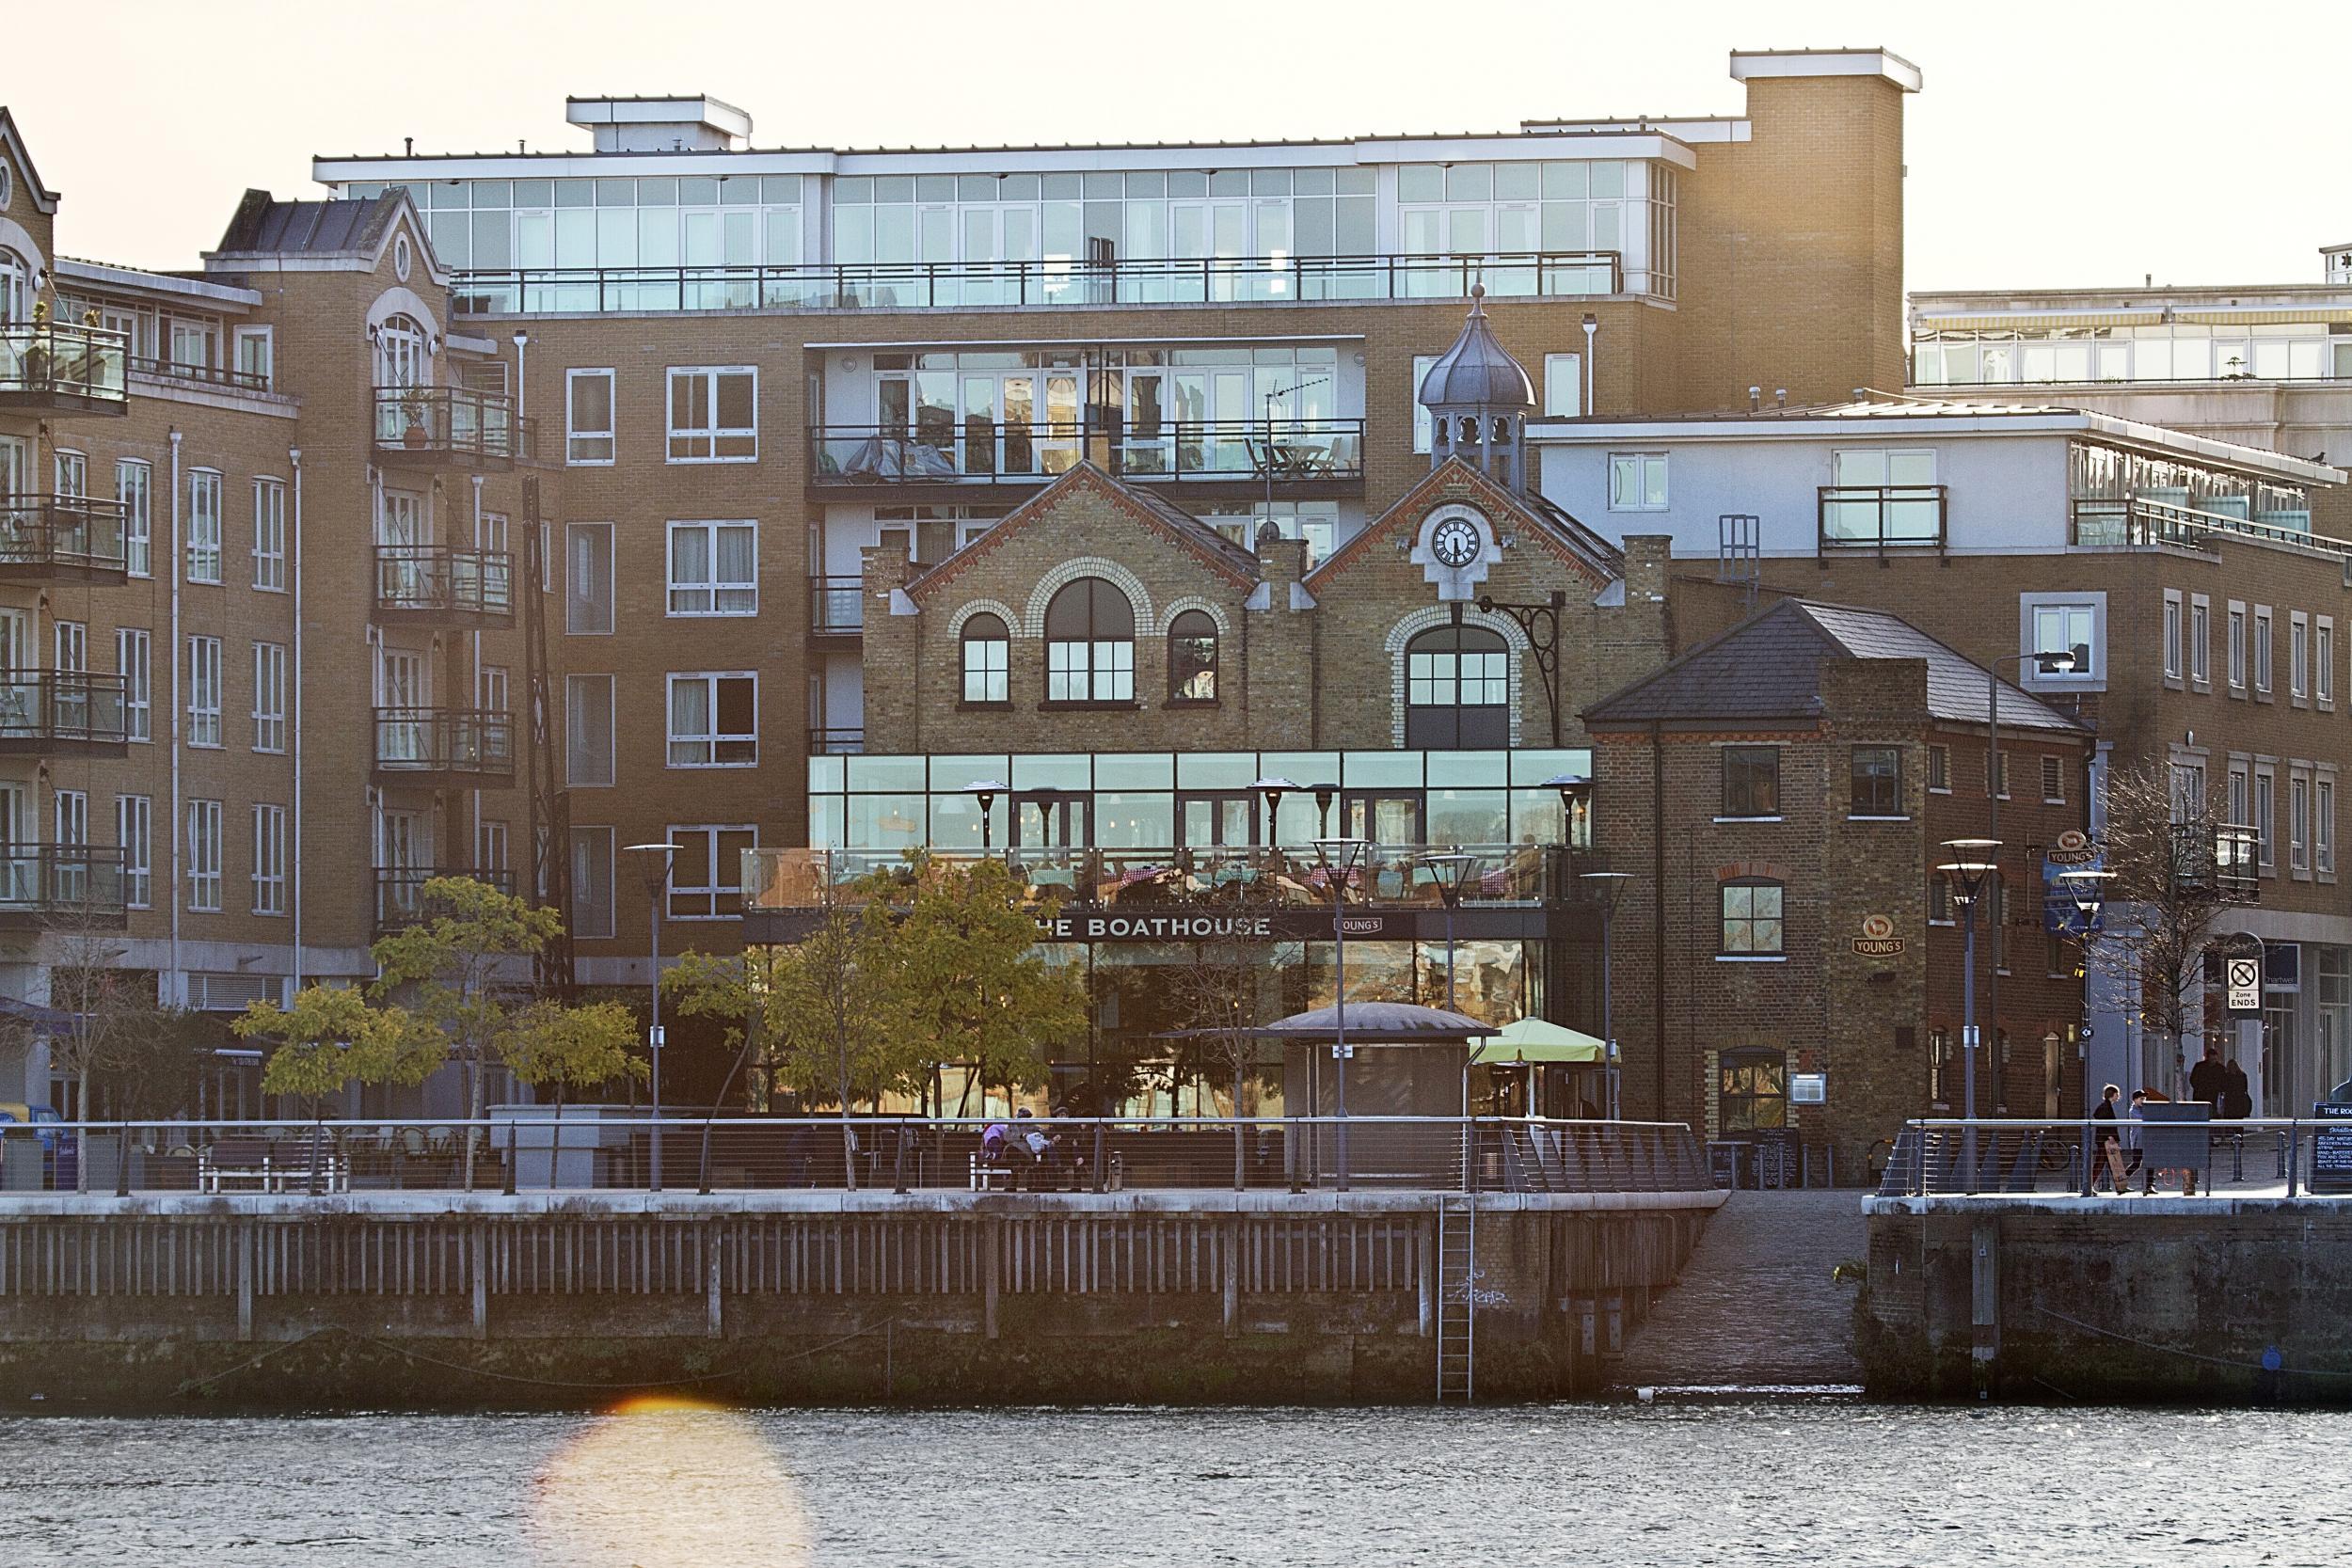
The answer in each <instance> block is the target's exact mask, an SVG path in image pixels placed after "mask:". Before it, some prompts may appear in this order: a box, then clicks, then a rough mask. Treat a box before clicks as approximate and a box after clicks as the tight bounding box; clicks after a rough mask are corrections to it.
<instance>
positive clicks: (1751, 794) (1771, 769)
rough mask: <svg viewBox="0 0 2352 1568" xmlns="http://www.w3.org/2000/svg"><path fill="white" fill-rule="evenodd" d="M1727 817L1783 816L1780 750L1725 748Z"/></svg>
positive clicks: (1776, 748) (1725, 813)
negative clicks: (1781, 810) (1781, 809)
mask: <svg viewBox="0 0 2352 1568" xmlns="http://www.w3.org/2000/svg"><path fill="white" fill-rule="evenodd" d="M1779 815H1780V748H1779V747H1777V746H1726V747H1724V816H1779Z"/></svg>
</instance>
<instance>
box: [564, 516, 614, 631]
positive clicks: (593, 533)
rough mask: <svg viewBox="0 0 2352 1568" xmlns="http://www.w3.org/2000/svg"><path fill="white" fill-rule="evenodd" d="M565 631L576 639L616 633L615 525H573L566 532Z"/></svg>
mask: <svg viewBox="0 0 2352 1568" xmlns="http://www.w3.org/2000/svg"><path fill="white" fill-rule="evenodd" d="M564 561H565V563H566V564H565V568H564V587H565V590H566V593H565V594H564V630H565V631H567V632H569V633H570V634H571V635H573V636H574V637H605V636H609V635H611V633H612V524H611V523H573V524H571V525H569V526H568V527H566V528H565V529H564Z"/></svg>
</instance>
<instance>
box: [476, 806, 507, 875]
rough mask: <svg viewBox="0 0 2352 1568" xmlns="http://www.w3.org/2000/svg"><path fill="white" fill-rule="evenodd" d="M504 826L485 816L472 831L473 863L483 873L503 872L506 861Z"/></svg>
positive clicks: (498, 821)
mask: <svg viewBox="0 0 2352 1568" xmlns="http://www.w3.org/2000/svg"><path fill="white" fill-rule="evenodd" d="M506 840H507V832H506V824H505V823H504V822H501V821H500V820H499V819H498V818H497V817H495V816H485V817H484V818H483V819H482V822H481V825H480V826H479V827H477V828H476V829H475V831H474V850H473V863H474V865H475V867H476V868H477V869H479V870H483V871H504V870H506V869H508V866H507V860H506Z"/></svg>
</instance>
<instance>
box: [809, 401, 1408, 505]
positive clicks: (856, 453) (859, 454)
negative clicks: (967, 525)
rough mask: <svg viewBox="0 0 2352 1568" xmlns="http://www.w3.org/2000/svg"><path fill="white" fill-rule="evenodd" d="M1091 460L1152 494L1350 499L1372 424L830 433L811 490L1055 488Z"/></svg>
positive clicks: (839, 428) (970, 423)
mask: <svg viewBox="0 0 2352 1568" xmlns="http://www.w3.org/2000/svg"><path fill="white" fill-rule="evenodd" d="M1081 461H1085V462H1090V463H1093V464H1095V465H1097V466H1098V467H1102V468H1103V469H1104V470H1105V471H1106V472H1109V473H1111V474H1114V475H1117V476H1118V477H1119V478H1120V479H1123V480H1128V481H1131V482H1136V483H1170V484H1180V485H1184V486H1186V487H1190V486H1192V485H1196V484H1199V485H1203V486H1206V487H1209V488H1211V489H1216V488H1219V487H1221V488H1224V489H1227V490H1230V491H1232V493H1233V494H1235V495H1237V496H1247V495H1252V494H1255V495H1263V493H1264V492H1265V490H1266V489H1267V488H1268V487H1269V486H1271V487H1272V488H1274V489H1276V490H1279V491H1281V492H1283V493H1285V494H1291V495H1299V494H1311V495H1318V496H1321V495H1329V496H1342V495H1350V494H1355V493H1357V492H1359V491H1360V490H1361V488H1362V485H1363V479H1364V421H1363V420H1359V419H1356V420H1275V421H1273V422H1272V423H1271V424H1269V423H1267V422H1266V421H1264V420H1153V421H1150V422H1149V423H1145V422H1140V421H1129V422H1127V423H1124V424H1119V425H1109V426H1098V425H1091V424H1089V423H1087V422H1085V421H1073V422H1062V423H1056V422H1051V421H1041V422H1033V423H1009V424H998V423H993V422H991V421H989V420H963V421H961V422H958V421H954V420H937V421H935V422H934V421H927V420H917V421H916V423H915V426H914V429H913V430H912V431H910V430H909V429H908V428H907V427H906V426H904V425H822V426H818V427H817V428H815V429H813V430H811V431H810V432H809V467H808V487H809V488H810V489H811V490H816V491H838V490H843V489H864V488H870V487H876V486H887V487H889V488H890V489H892V490H894V491H898V492H901V493H904V492H910V491H918V490H922V489H927V488H928V489H936V490H939V491H941V492H943V493H945V492H948V491H954V490H961V489H968V488H972V487H975V486H977V487H988V486H1011V485H1020V486H1035V485H1041V484H1047V483H1052V482H1053V481H1054V480H1056V479H1057V478H1059V477H1060V476H1061V475H1063V474H1065V473H1068V472H1069V471H1070V470H1071V469H1072V468H1074V467H1077V466H1078V464H1079V463H1080V462H1081Z"/></svg>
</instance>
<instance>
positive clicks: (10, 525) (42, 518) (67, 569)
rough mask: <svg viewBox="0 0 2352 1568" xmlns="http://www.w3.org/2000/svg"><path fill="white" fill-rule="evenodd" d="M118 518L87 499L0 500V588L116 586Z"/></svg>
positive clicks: (123, 560)
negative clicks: (11, 585)
mask: <svg viewBox="0 0 2352 1568" xmlns="http://www.w3.org/2000/svg"><path fill="white" fill-rule="evenodd" d="M122 515H123V514H122V503H121V502H120V501H114V500H100V499H97V498H95V497H92V496H18V497H15V498H14V499H9V498H8V497H5V496H0V582H89V583H111V582H120V581H122V580H123V579H124V578H126V577H127V576H129V566H130V561H129V558H128V557H127V556H126V554H125V553H124V545H123V537H122Z"/></svg>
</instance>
